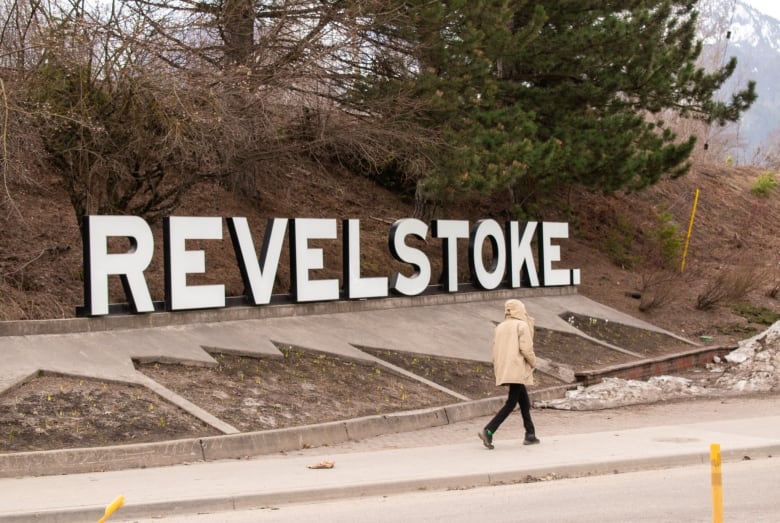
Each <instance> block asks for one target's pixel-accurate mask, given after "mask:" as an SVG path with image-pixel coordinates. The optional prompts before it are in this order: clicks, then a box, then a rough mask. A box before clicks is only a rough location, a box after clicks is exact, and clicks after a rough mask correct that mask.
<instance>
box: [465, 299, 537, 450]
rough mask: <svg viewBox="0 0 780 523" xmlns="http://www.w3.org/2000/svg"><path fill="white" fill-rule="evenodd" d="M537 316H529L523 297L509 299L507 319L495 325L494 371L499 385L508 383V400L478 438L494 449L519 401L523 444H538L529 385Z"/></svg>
mask: <svg viewBox="0 0 780 523" xmlns="http://www.w3.org/2000/svg"><path fill="white" fill-rule="evenodd" d="M535 367H536V355H535V354H534V319H533V318H532V317H531V316H529V315H528V313H527V312H526V310H525V305H523V302H521V301H520V300H507V301H506V303H504V321H502V322H501V323H500V324H498V325H497V326H496V329H495V335H494V338H493V371H494V372H495V374H496V385H508V386H509V391H508V395H507V399H506V403H505V404H504V406H503V407H501V410H499V411H498V413H496V415H495V417H493V419H492V420H490V423H488V424H487V425H486V426H485V428H484V429H482V430H481V431H480V432H479V438H480V439H481V440H482V443H483V444H484V445H485V446H486V447H487V448H489V449H492V448H493V435H494V434H495V433H496V431H497V430H498V428H499V427H500V426H501V424H502V423H503V422H504V420H505V419H506V418H507V416H509V414H510V413H511V412H512V411H513V410H514V408H515V405H517V404H518V403H519V404H520V414H521V415H522V416H523V426H524V428H525V439H524V440H523V444H524V445H533V444H535V443H539V439H537V437H536V430H535V428H534V423H533V420H532V419H531V400H530V398H529V397H528V390H527V389H526V385H533V384H534V368H535Z"/></svg>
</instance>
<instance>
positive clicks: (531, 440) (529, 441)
mask: <svg viewBox="0 0 780 523" xmlns="http://www.w3.org/2000/svg"><path fill="white" fill-rule="evenodd" d="M537 443H541V441H539V438H537V437H536V436H534V435H533V434H526V435H525V439H524V440H523V445H536V444H537Z"/></svg>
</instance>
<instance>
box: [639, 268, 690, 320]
mask: <svg viewBox="0 0 780 523" xmlns="http://www.w3.org/2000/svg"><path fill="white" fill-rule="evenodd" d="M681 284H683V275H682V274H681V273H679V272H677V271H673V270H665V269H658V270H651V271H645V272H643V273H642V275H641V283H640V286H639V290H640V292H641V294H642V298H641V300H640V302H639V310H640V311H642V312H648V311H650V310H653V309H659V308H661V307H663V306H665V305H668V304H669V303H671V302H673V301H674V300H675V299H676V298H677V293H678V292H679V289H680V288H681Z"/></svg>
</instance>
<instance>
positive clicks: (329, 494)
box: [0, 445, 780, 523]
mask: <svg viewBox="0 0 780 523" xmlns="http://www.w3.org/2000/svg"><path fill="white" fill-rule="evenodd" d="M778 453H780V445H770V446H767V447H763V448H761V449H756V448H755V447H753V448H744V449H743V448H739V449H732V450H730V451H729V452H725V453H723V455H722V456H721V458H722V461H723V462H734V461H740V460H742V459H744V458H743V457H744V456H745V455H746V454H750V456H751V458H752V459H763V458H769V457H772V456H773V455H775V456H776V455H777V454H778ZM709 460H710V457H709V454H708V453H707V452H691V453H688V454H682V455H676V456H658V457H652V458H640V459H635V458H634V459H617V460H614V461H605V462H603V463H588V464H573V465H562V466H556V467H552V468H548V467H544V468H541V467H540V468H535V469H522V468H519V469H518V470H515V471H507V472H501V473H495V474H490V473H484V472H481V473H460V474H452V475H449V476H446V477H435V476H431V477H420V478H415V479H409V480H400V481H378V482H374V483H364V484H361V485H355V484H349V485H345V486H338V487H323V488H315V489H312V488H306V489H297V490H294V489H288V490H280V491H276V492H264V493H258V494H245V495H223V496H215V497H212V498H203V497H198V498H192V499H179V500H171V501H159V502H148V503H139V504H128V505H125V506H124V507H123V508H122V512H121V514H122V518H123V519H124V520H130V519H133V518H149V517H152V516H154V517H165V516H171V515H177V514H178V515H181V514H196V513H199V512H229V511H234V510H249V509H253V508H259V507H263V506H278V505H283V504H290V503H311V502H318V501H328V500H335V499H343V498H347V497H348V498H359V497H364V496H380V495H393V494H402V493H406V492H415V491H419V490H422V489H425V490H429V491H430V490H447V489H460V488H465V487H468V488H475V487H487V486H497V485H506V484H513V483H528V482H532V481H538V479H539V478H548V479H566V478H578V477H584V476H594V475H605V474H620V473H626V472H634V471H639V470H652V469H662V468H672V467H683V466H691V465H702V464H706V463H709ZM104 510H105V507H104V506H99V507H80V508H73V509H58V510H52V511H40V512H30V513H24V514H21V513H20V514H6V515H2V516H0V523H26V522H30V521H47V522H52V523H81V522H83V521H96V520H98V519H99V518H100V517H101V516H102V515H103V512H104Z"/></svg>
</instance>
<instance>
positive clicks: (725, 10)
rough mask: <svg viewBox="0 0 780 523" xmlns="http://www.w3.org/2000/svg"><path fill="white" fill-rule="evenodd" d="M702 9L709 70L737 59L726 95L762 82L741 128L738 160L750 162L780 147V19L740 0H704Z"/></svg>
mask: <svg viewBox="0 0 780 523" xmlns="http://www.w3.org/2000/svg"><path fill="white" fill-rule="evenodd" d="M697 9H698V10H699V13H700V14H699V34H700V35H701V38H702V39H703V41H704V43H705V51H704V53H702V59H701V60H702V64H701V65H703V66H704V67H707V68H709V67H711V66H717V65H720V64H722V63H724V62H725V61H726V60H728V59H729V58H730V57H732V56H734V57H736V58H737V71H736V72H735V73H734V75H733V76H732V79H731V81H730V82H729V85H727V86H726V89H724V94H723V96H724V98H728V97H729V95H730V93H732V92H733V91H734V90H735V89H739V88H742V87H744V86H745V85H746V84H747V82H748V80H755V81H756V90H757V92H758V100H757V101H756V103H755V104H753V106H752V107H751V108H750V110H749V111H747V112H746V113H745V114H744V116H743V117H742V119H741V121H740V122H739V123H738V124H737V125H736V126H735V127H736V129H735V133H736V134H737V136H738V140H739V142H740V145H739V146H738V147H737V149H736V150H735V151H734V158H735V159H737V161H738V162H739V163H749V162H750V161H751V160H753V159H754V158H755V157H760V156H761V155H762V154H763V153H764V152H766V151H767V150H768V149H771V148H772V147H777V145H776V143H775V142H778V141H779V139H780V88H778V86H780V20H777V19H775V18H772V17H771V16H768V15H765V14H764V13H761V12H760V11H757V10H756V9H754V8H752V7H751V6H749V5H747V4H745V3H744V2H741V1H740V0H701V1H700V2H699V3H698V4H697ZM773 135H774V136H773ZM757 151H758V152H757Z"/></svg>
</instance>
